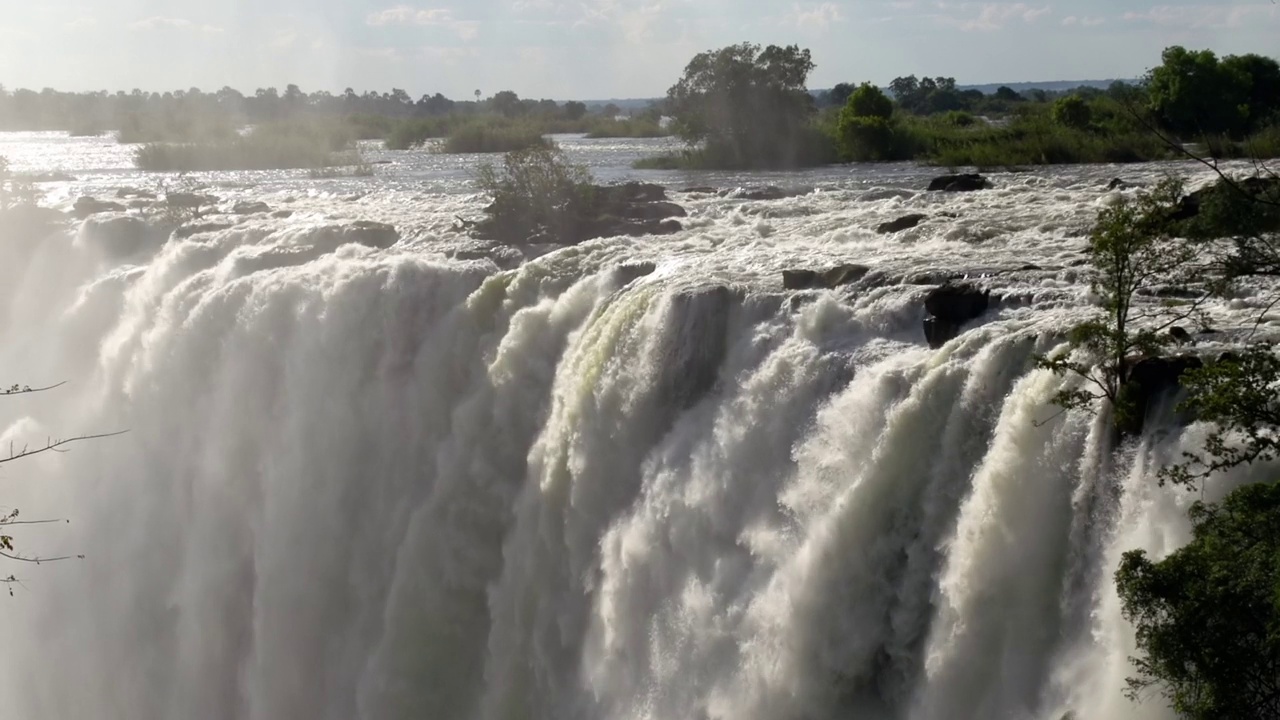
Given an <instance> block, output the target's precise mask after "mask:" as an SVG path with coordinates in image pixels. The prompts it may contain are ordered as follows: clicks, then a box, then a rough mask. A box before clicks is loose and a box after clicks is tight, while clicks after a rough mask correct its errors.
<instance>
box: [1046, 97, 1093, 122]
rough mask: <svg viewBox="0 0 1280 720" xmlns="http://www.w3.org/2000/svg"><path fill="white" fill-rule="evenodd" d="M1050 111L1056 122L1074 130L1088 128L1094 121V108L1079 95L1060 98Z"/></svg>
mask: <svg viewBox="0 0 1280 720" xmlns="http://www.w3.org/2000/svg"><path fill="white" fill-rule="evenodd" d="M1050 112H1051V115H1052V117H1053V121H1054V122H1056V123H1058V124H1059V125H1065V126H1066V127H1069V128H1071V129H1073V130H1088V129H1089V126H1090V125H1091V124H1092V123H1093V108H1091V107H1090V106H1089V103H1088V101H1086V100H1085V99H1084V98H1082V97H1080V96H1079V95H1067V96H1066V97H1061V98H1058V99H1057V100H1056V101H1054V103H1053V109H1052V110H1051V111H1050Z"/></svg>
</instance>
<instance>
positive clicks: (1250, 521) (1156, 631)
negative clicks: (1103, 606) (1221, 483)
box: [1116, 484, 1280, 720]
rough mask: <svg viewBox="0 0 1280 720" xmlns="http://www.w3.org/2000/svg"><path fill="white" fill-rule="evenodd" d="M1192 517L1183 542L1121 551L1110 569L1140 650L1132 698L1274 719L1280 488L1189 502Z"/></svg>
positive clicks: (1278, 707)
mask: <svg viewBox="0 0 1280 720" xmlns="http://www.w3.org/2000/svg"><path fill="white" fill-rule="evenodd" d="M1191 520H1192V523H1193V524H1194V526H1195V535H1194V539H1193V540H1192V541H1191V544H1189V545H1187V546H1186V547H1184V548H1182V549H1181V550H1178V551H1177V552H1175V553H1173V554H1172V555H1170V556H1169V557H1168V558H1166V559H1164V560H1162V561H1160V562H1152V561H1151V560H1150V559H1149V558H1148V557H1147V556H1146V554H1145V553H1143V552H1141V551H1135V552H1131V553H1128V554H1126V555H1125V557H1124V561H1123V562H1122V563H1121V565H1120V569H1119V570H1118V571H1117V572H1116V588H1117V590H1118V591H1119V593H1120V599H1121V602H1122V603H1123V607H1124V614H1125V617H1126V618H1128V619H1129V621H1130V622H1132V623H1133V624H1134V627H1135V628H1136V629H1137V638H1138V651H1139V653H1140V655H1139V657H1138V658H1136V659H1135V660H1134V664H1135V666H1136V669H1137V673H1138V674H1137V676H1136V677H1134V678H1131V679H1130V680H1129V687H1130V695H1131V697H1133V698H1135V699H1141V697H1142V693H1143V692H1144V691H1147V690H1152V689H1154V690H1156V691H1158V692H1160V693H1162V694H1163V695H1164V696H1165V697H1166V698H1167V699H1168V700H1169V701H1170V703H1171V705H1172V706H1173V709H1174V710H1175V711H1176V712H1177V713H1178V714H1179V715H1180V716H1182V717H1184V718H1191V719H1193V720H1202V719H1203V720H1209V719H1211V718H1232V719H1233V720H1251V719H1257V720H1263V719H1264V718H1265V719H1268V720H1270V719H1271V718H1275V717H1280V485H1278V484H1259V485H1248V486H1245V487H1242V488H1240V489H1239V490H1237V491H1235V492H1233V493H1231V494H1230V495H1229V496H1227V498H1226V500H1225V501H1223V503H1222V504H1221V505H1206V504H1204V503H1197V504H1196V505H1195V506H1194V507H1193V508H1192V509H1191Z"/></svg>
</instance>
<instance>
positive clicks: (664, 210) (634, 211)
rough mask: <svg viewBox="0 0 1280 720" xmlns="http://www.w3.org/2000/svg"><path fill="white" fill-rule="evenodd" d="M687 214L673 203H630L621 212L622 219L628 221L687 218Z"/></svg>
mask: <svg viewBox="0 0 1280 720" xmlns="http://www.w3.org/2000/svg"><path fill="white" fill-rule="evenodd" d="M688 215H689V212H688V211H687V210H685V209H684V208H682V207H680V206H679V205H677V204H675V203H673V202H666V201H660V202H644V203H632V204H629V205H627V206H626V207H625V208H624V209H623V210H622V217H625V218H627V219H628V220H654V221H657V220H667V219H669V218H678V217H688Z"/></svg>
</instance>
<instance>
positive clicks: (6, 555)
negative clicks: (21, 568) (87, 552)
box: [0, 551, 84, 565]
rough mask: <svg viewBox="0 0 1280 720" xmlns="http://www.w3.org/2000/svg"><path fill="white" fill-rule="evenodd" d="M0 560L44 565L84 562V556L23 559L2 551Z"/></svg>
mask: <svg viewBox="0 0 1280 720" xmlns="http://www.w3.org/2000/svg"><path fill="white" fill-rule="evenodd" d="M0 558H6V559H8V560H13V561H15V562H24V563H31V564H32V565H42V564H44V563H51V562H62V561H63V560H83V559H84V556H82V555H77V556H75V557H72V556H71V555H66V556H64V557H56V558H29V557H23V556H21V555H11V554H9V553H7V552H3V551H0Z"/></svg>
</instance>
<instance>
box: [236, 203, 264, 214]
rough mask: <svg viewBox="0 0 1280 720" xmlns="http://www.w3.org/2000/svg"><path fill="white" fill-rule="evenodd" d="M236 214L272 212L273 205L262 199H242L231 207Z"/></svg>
mask: <svg viewBox="0 0 1280 720" xmlns="http://www.w3.org/2000/svg"><path fill="white" fill-rule="evenodd" d="M231 212H233V213H235V214H236V215H255V214H257V213H269V212H271V206H270V205H268V204H266V203H264V202H261V201H250V200H242V201H240V202H238V203H236V204H235V206H234V207H232V208H231Z"/></svg>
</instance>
